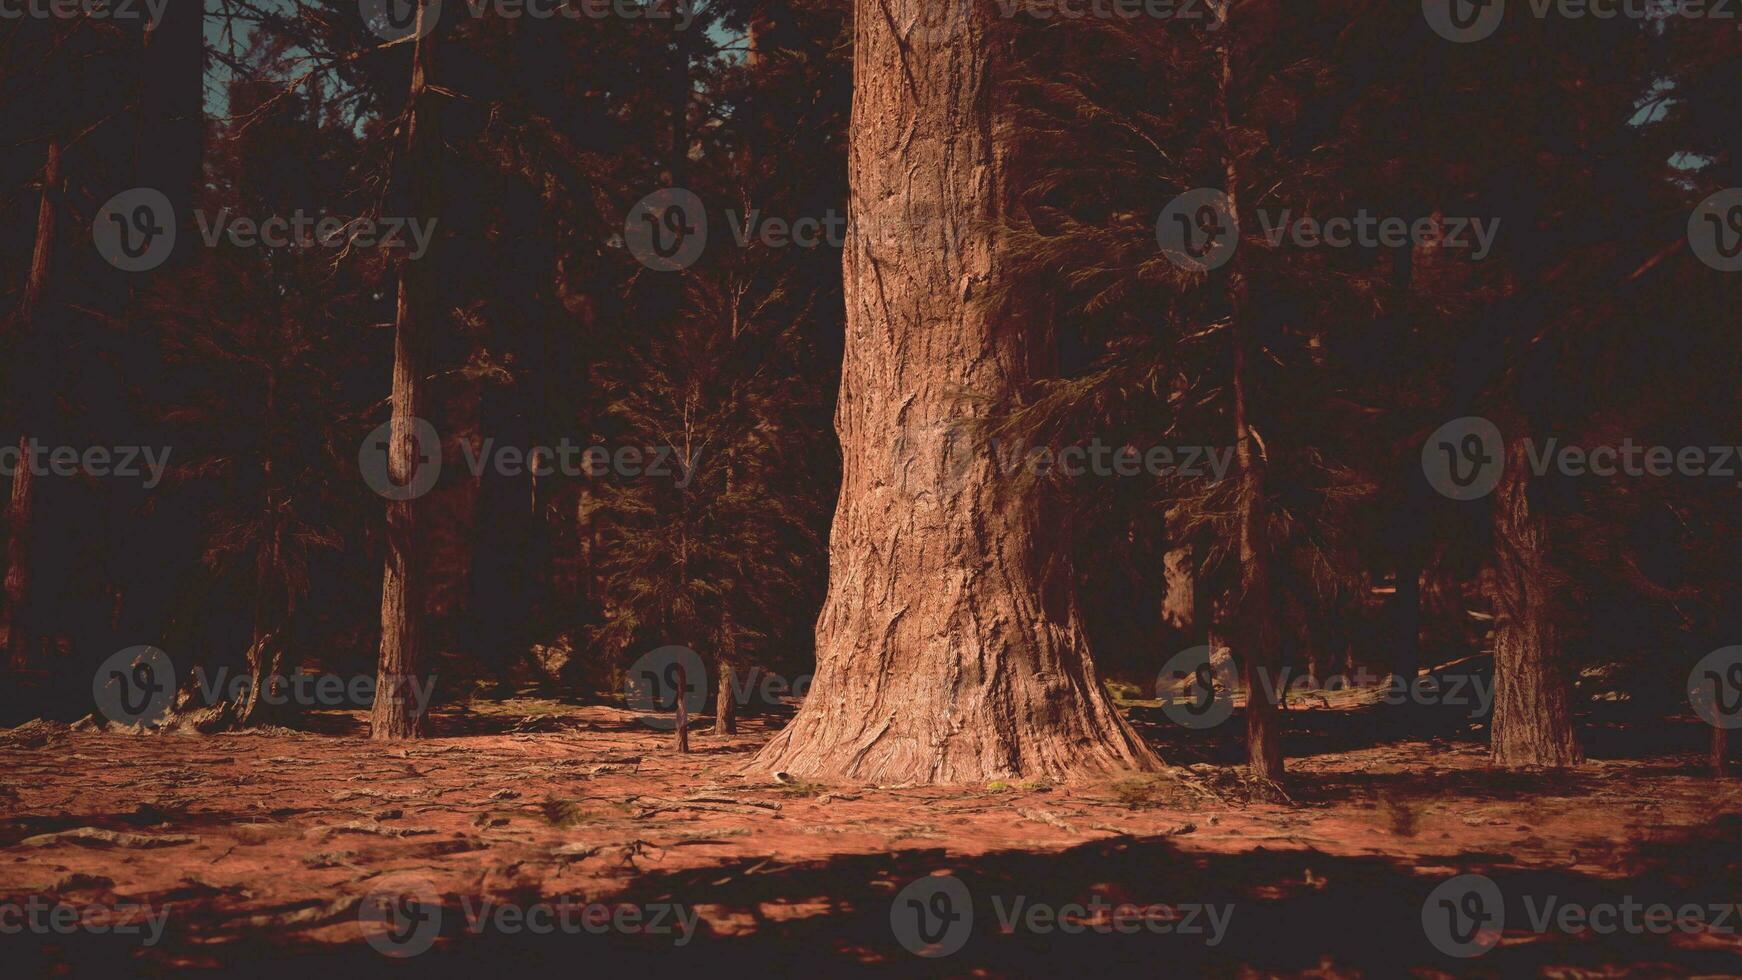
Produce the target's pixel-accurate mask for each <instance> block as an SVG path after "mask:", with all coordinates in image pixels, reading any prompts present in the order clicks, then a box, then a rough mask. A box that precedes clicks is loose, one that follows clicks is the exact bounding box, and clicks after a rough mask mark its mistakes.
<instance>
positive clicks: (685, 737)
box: [672, 663, 690, 753]
mask: <svg viewBox="0 0 1742 980" xmlns="http://www.w3.org/2000/svg"><path fill="white" fill-rule="evenodd" d="M689 689H690V679H689V672H688V671H686V670H684V666H683V664H681V663H679V664H677V687H676V690H675V693H674V694H673V696H672V702H673V707H675V708H676V709H677V750H678V751H679V752H683V753H688V752H689V750H690V707H689V703H688V699H687V698H686V697H685V696H684V695H685V694H686V693H688V691H689Z"/></svg>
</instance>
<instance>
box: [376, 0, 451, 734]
mask: <svg viewBox="0 0 1742 980" xmlns="http://www.w3.org/2000/svg"><path fill="white" fill-rule="evenodd" d="M434 14H435V10H434V8H433V7H432V5H431V4H430V3H429V2H428V0H422V2H421V3H420V9H419V11H418V17H419V20H420V23H419V28H418V32H417V33H418V39H417V49H416V53H415V54H414V55H413V56H412V69H411V93H410V95H409V97H408V100H407V102H406V113H407V125H406V135H405V155H404V161H403V163H402V166H403V167H404V168H405V170H404V173H405V174H406V177H407V179H408V182H409V185H410V190H411V193H410V195H409V203H410V204H411V206H412V208H413V210H411V211H408V212H406V213H407V214H410V215H415V216H418V217H422V218H424V219H425V220H428V219H429V218H430V217H433V205H434V203H435V170H436V168H437V166H438V162H437V160H436V158H435V157H436V150H437V148H439V146H440V143H439V141H438V140H437V139H436V137H435V133H434V132H433V131H432V130H433V126H434V118H433V116H434V113H433V112H432V110H431V107H430V100H431V99H432V98H433V97H434V94H433V93H432V92H430V90H429V81H430V79H429V76H430V72H431V70H432V68H433V65H434V58H435V41H436V34H437V32H436V31H435V30H433V29H432V30H428V31H426V30H424V29H423V25H422V22H421V21H422V18H424V17H429V16H433V15H434ZM430 262H431V259H430V257H429V256H428V255H425V256H424V257H423V258H422V259H421V260H413V259H411V258H410V257H409V256H402V257H401V258H400V273H399V302H398V306H397V309H396V311H395V316H394V327H393V332H394V343H393V396H392V402H393V421H392V431H391V434H390V436H389V438H388V444H387V461H388V474H389V476H390V477H391V479H392V480H393V482H394V483H395V484H396V485H399V486H406V485H409V484H410V483H411V482H412V476H413V474H414V472H415V469H416V467H417V466H418V457H419V453H420V451H421V447H420V445H419V442H418V438H417V435H416V423H417V420H418V419H419V418H421V415H420V413H421V412H422V410H423V406H424V401H425V393H424V388H425V384H426V382H425V380H424V379H425V378H426V377H427V375H428V373H429V361H430V358H429V347H430V338H429V333H430V331H431V330H432V329H433V328H434V326H435V322H434V321H435V320H436V303H435V302H434V299H433V296H432V294H433V292H434V289H435V286H436V282H435V281H434V276H433V273H432V272H431V269H430ZM429 448H430V449H431V451H439V449H438V448H437V447H429ZM425 510H426V508H425V507H424V506H423V500H421V499H418V498H416V497H413V498H411V499H405V500H390V501H388V503H387V561H386V567H385V568H384V570H383V572H382V576H381V653H380V657H379V659H378V660H377V661H376V668H375V673H376V683H375V704H374V707H373V708H372V709H371V711H370V736H371V737H372V738H377V739H397V738H416V737H418V736H419V735H420V734H422V729H423V718H422V716H421V714H420V713H419V711H418V707H419V706H418V703H417V702H416V701H415V700H414V699H413V698H412V696H411V695H412V690H413V685H414V684H415V677H416V674H417V671H418V669H419V668H420V666H421V665H422V660H423V619H424V616H426V615H427V603H428V592H429V589H428V585H429V568H428V567H427V563H428V557H427V555H426V554H425V549H424V547H423V545H422V541H421V537H422V534H423V529H422V528H420V527H419V525H420V524H421V523H423V521H422V520H421V519H420V518H421V516H422V514H423V513H424V511H425Z"/></svg>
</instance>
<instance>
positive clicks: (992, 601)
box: [750, 0, 1160, 783]
mask: <svg viewBox="0 0 1742 980" xmlns="http://www.w3.org/2000/svg"><path fill="white" fill-rule="evenodd" d="M934 5H935V0H859V7H858V11H857V20H856V37H855V47H854V52H855V57H854V76H855V79H854V82H855V84H854V94H853V123H852V137H851V140H852V142H851V147H850V151H849V168H850V169H849V176H850V178H851V185H852V200H851V213H852V216H853V229H852V232H851V236H850V243H849V247H848V250H847V255H846V259H845V276H846V281H845V287H846V301H847V338H846V356H845V361H844V365H843V369H842V379H841V393H840V401H839V404H838V405H837V408H836V417H835V427H836V431H837V432H838V434H839V436H840V439H841V446H842V457H843V458H842V464H843V473H842V485H841V495H840V499H839V502H838V505H837V508H836V511H835V521H834V528H833V533H832V537H831V541H830V556H829V565H830V568H829V593H828V598H827V601H826V603H825V604H824V606H823V610H822V615H821V617H820V618H819V620H818V622H817V633H816V638H817V670H816V674H815V678H814V683H813V686H812V688H811V691H810V695H809V697H807V698H806V699H805V702H804V705H803V707H802V708H801V709H800V711H799V713H798V715H797V717H796V718H794V720H793V722H792V724H791V725H789V726H788V727H787V728H786V729H785V730H784V731H782V732H781V733H780V735H778V736H777V737H776V738H775V739H774V740H773V741H772V742H770V743H769V745H768V746H766V747H765V748H764V749H763V751H762V752H761V754H760V755H758V756H757V758H756V759H755V760H754V761H753V762H752V763H751V766H750V768H752V769H753V770H757V771H762V772H771V771H785V772H788V773H792V774H795V775H801V776H811V777H820V778H825V779H827V778H835V779H850V780H864V781H872V782H880V783H904V782H918V783H970V782H984V781H986V780H989V779H999V778H1010V777H1024V778H1064V777H1068V776H1071V775H1076V774H1087V773H1102V772H1111V771H1117V770H1129V769H1150V768H1156V767H1158V766H1159V765H1160V760H1159V759H1158V758H1157V757H1156V756H1155V754H1154V753H1153V752H1152V751H1151V750H1150V749H1149V747H1148V746H1146V745H1145V744H1144V743H1143V741H1142V740H1141V739H1139V738H1138V737H1137V735H1136V734H1135V733H1134V732H1133V731H1132V730H1131V728H1130V727H1129V726H1128V725H1127V724H1126V722H1125V721H1124V719H1123V718H1122V717H1121V716H1120V715H1119V714H1118V712H1117V711H1116V710H1115V709H1114V707H1113V704H1112V702H1111V699H1110V698H1109V697H1108V696H1107V694H1106V692H1105V691H1104V690H1103V688H1102V687H1101V684H1100V682H1099V680H1097V678H1096V676H1095V670H1094V667H1093V666H1092V664H1091V663H1090V661H1089V656H1088V650H1087V645H1086V641H1085V639H1084V632H1083V629H1082V626H1081V624H1080V622H1079V620H1078V617H1077V615H1076V611H1075V603H1074V602H1073V601H1072V599H1071V592H1070V589H1069V588H1068V587H1063V586H1061V585H1060V584H1059V583H1058V582H1056V581H1053V580H1051V579H1047V580H1043V578H1044V577H1043V575H1042V573H1041V570H1040V569H1041V565H1042V559H1043V558H1045V557H1047V556H1046V554H1045V553H1044V549H1042V548H1040V547H1039V546H1038V545H1037V543H1036V535H1037V531H1038V530H1039V528H1040V525H1041V521H1042V515H1041V514H1040V513H1038V511H1037V506H1036V502H1035V501H1034V500H1032V499H1030V498H1028V497H1026V496H1025V495H1024V494H1022V493H1021V492H1020V490H1019V489H1018V488H1017V487H1016V486H1015V485H1013V483H1012V482H1011V481H1005V480H1000V479H997V478H996V475H995V472H994V468H993V466H992V461H991V458H990V455H989V454H988V453H987V452H986V451H985V447H984V446H970V445H967V444H966V440H965V439H964V438H963V437H962V436H961V434H960V432H956V433H955V434H954V435H952V432H953V431H955V430H956V427H955V426H952V424H951V423H952V420H953V419H956V418H959V417H960V413H961V410H962V409H961V399H960V397H959V396H960V395H961V393H962V392H963V391H971V392H973V393H975V394H976V395H979V396H982V397H986V398H991V399H997V398H1000V397H1002V396H1005V395H1008V394H1010V393H1011V392H1012V391H1013V390H1015V389H1016V388H1017V387H1018V386H1019V385H1021V384H1023V383H1024V382H1026V381H1028V380H1029V379H1030V378H1033V377H1035V376H1037V374H1038V373H1040V372H1044V371H1046V370H1047V368H1048V365H1049V361H1050V347H1051V344H1052V341H1051V338H1050V337H1049V336H1047V334H1046V332H1045V331H1043V330H1037V329H1032V328H1030V327H1029V326H1027V325H1025V324H1023V322H1022V320H1021V318H1020V316H1018V315H1017V314H1018V313H1019V312H1020V311H1019V310H1016V309H1010V308H1006V307H1004V306H1001V305H1000V304H999V303H998V301H997V300H996V299H995V294H996V290H997V287H998V286H999V285H1000V284H1001V281H1002V280H1003V279H1004V277H1005V276H1006V275H1007V259H1006V251H1005V246H1004V243H1003V241H1002V236H1001V234H1000V232H999V230H998V226H999V223H1000V220H1001V219H1002V217H1003V216H1004V214H1005V211H1006V207H1007V202H1008V201H1009V189H1008V187H1007V167H1006V164H1007V161H1006V160H1005V157H1004V144H1003V143H1002V142H1001V138H1000V136H999V131H1000V124H1001V122H1002V121H1003V120H1001V119H1000V118H998V110H996V109H995V108H994V104H995V102H996V99H995V93H994V91H993V64H994V57H995V44H994V40H993V37H992V36H991V35H992V30H993V23H994V20H993V17H992V13H991V9H990V6H991V5H990V3H989V2H987V3H976V4H975V5H974V8H973V10H972V13H971V14H967V15H965V16H963V17H962V18H961V20H960V21H958V22H957V23H956V26H957V27H958V28H959V29H958V30H955V31H953V32H951V31H948V30H947V29H939V28H938V27H937V26H936V25H935V24H934V21H935V20H936V18H935V17H928V16H927V15H926V8H928V7H932V6H934ZM928 28H930V29H928Z"/></svg>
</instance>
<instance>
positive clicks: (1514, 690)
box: [1484, 439, 1584, 767]
mask: <svg viewBox="0 0 1742 980" xmlns="http://www.w3.org/2000/svg"><path fill="white" fill-rule="evenodd" d="M1529 462H1530V460H1529V453H1528V452H1527V450H1526V448H1525V442H1524V440H1523V439H1513V440H1512V441H1511V442H1510V443H1509V444H1508V445H1507V449H1506V468H1505V470H1504V473H1503V475H1502V476H1501V478H1500V483H1499V485H1498V486H1497V487H1495V488H1494V493H1493V494H1492V497H1491V499H1492V505H1493V515H1494V516H1493V521H1494V559H1493V567H1492V569H1490V573H1489V574H1488V575H1487V576H1485V577H1484V585H1485V587H1486V591H1487V592H1488V598H1489V600H1490V601H1491V602H1492V603H1493V606H1494V718H1493V721H1492V727H1491V730H1490V741H1491V743H1492V744H1491V748H1492V755H1493V762H1494V764H1495V765H1497V766H1506V767H1521V766H1551V767H1562V766H1573V765H1577V764H1578V763H1579V762H1580V761H1582V760H1583V758H1584V756H1583V753H1582V752H1581V751H1580V749H1579V743H1578V739H1577V738H1576V737H1575V735H1574V732H1573V723H1572V711H1571V708H1570V705H1569V702H1570V700H1571V691H1570V688H1571V684H1570V678H1569V677H1568V676H1567V672H1566V668H1565V665H1564V664H1563V662H1562V659H1561V650H1560V635H1559V631H1558V629H1557V627H1556V625H1555V622H1554V617H1553V615H1552V610H1551V605H1550V596H1549V579H1550V575H1551V571H1552V570H1551V568H1550V566H1549V562H1548V552H1547V548H1548V541H1547V528H1546V526H1545V522H1544V520H1543V517H1542V515H1541V514H1540V513H1538V512H1537V511H1536V509H1535V508H1534V507H1533V504H1532V501H1531V499H1530V470H1529Z"/></svg>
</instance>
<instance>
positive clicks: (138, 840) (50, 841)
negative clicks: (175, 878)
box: [18, 827, 199, 849]
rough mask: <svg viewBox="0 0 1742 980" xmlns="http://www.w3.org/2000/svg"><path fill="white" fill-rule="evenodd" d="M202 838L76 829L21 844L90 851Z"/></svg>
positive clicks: (173, 844)
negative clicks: (79, 847)
mask: <svg viewBox="0 0 1742 980" xmlns="http://www.w3.org/2000/svg"><path fill="white" fill-rule="evenodd" d="M198 840H199V838H198V837H194V836H192V835H190V834H135V833H129V832H128V831H124V830H104V829H103V828H101V827H75V828H73V829H72V830H57V831H55V832H54V833H52V834H37V835H36V836H35V837H26V838H24V839H23V840H21V841H19V842H18V843H19V844H20V845H21V846H23V847H54V846H56V845H59V844H82V845H84V846H86V847H131V848H139V849H150V848H154V847H177V846H180V845H182V844H192V843H194V842H196V841H198Z"/></svg>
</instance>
